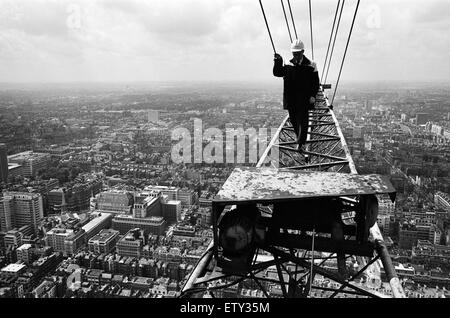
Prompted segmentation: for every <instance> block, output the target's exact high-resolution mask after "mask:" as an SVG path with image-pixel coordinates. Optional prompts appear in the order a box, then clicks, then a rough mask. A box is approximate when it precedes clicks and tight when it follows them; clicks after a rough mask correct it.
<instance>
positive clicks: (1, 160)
mask: <svg viewBox="0 0 450 318" xmlns="http://www.w3.org/2000/svg"><path fill="white" fill-rule="evenodd" d="M1 182H5V183H6V182H8V151H7V148H6V144H0V183H1Z"/></svg>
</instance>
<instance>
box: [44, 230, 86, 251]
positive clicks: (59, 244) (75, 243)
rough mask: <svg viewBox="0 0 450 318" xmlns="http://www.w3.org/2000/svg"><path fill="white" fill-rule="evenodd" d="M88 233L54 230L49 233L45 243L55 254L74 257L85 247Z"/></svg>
mask: <svg viewBox="0 0 450 318" xmlns="http://www.w3.org/2000/svg"><path fill="white" fill-rule="evenodd" d="M85 242H86V232H85V231H84V230H82V229H81V230H78V231H74V230H72V229H61V228H53V229H51V230H50V231H48V232H47V234H46V237H45V243H46V245H47V246H50V247H52V248H53V250H54V251H55V252H61V253H63V254H64V255H73V254H75V253H76V252H77V251H78V250H79V249H80V248H82V247H83V246H84V245H85Z"/></svg>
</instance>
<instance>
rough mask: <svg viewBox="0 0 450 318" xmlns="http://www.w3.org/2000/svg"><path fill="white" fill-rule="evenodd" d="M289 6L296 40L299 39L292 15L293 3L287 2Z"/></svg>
mask: <svg viewBox="0 0 450 318" xmlns="http://www.w3.org/2000/svg"><path fill="white" fill-rule="evenodd" d="M287 2H288V6H289V12H290V13H291V20H292V26H293V27H294V33H295V39H296V40H297V39H298V35H297V29H296V28H295V22H294V15H293V14H292V9H291V2H290V1H289V0H287Z"/></svg>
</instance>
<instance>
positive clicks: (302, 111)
mask: <svg viewBox="0 0 450 318" xmlns="http://www.w3.org/2000/svg"><path fill="white" fill-rule="evenodd" d="M288 112H289V120H290V121H291V124H292V127H294V131H295V135H296V136H297V141H298V144H299V145H300V146H301V145H304V144H305V142H306V135H307V133H308V122H309V113H308V108H307V107H306V106H305V107H298V108H288ZM299 133H300V134H299Z"/></svg>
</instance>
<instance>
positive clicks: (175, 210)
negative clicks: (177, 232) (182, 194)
mask: <svg viewBox="0 0 450 318" xmlns="http://www.w3.org/2000/svg"><path fill="white" fill-rule="evenodd" d="M162 216H163V217H164V219H166V221H167V224H172V223H177V222H179V221H180V219H181V201H178V200H169V201H167V203H162Z"/></svg>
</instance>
